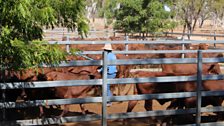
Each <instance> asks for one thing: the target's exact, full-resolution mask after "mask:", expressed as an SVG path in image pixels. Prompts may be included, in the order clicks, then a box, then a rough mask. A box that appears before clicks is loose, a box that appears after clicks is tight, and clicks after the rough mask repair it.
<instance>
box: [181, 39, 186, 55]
mask: <svg viewBox="0 0 224 126" xmlns="http://www.w3.org/2000/svg"><path fill="white" fill-rule="evenodd" d="M184 41H185V40H184V37H183V38H182V42H184ZM184 49H185V46H184V43H182V50H184ZM181 57H182V58H184V57H185V54H184V53H182V54H181Z"/></svg>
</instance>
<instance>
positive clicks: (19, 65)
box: [0, 0, 89, 70]
mask: <svg viewBox="0 0 224 126" xmlns="http://www.w3.org/2000/svg"><path fill="white" fill-rule="evenodd" d="M85 4H86V3H85V0H63V1H62V0H0V13H1V16H0V50H1V53H0V66H1V68H5V69H7V70H21V69H26V68H36V67H38V66H39V65H40V64H43V63H44V64H47V65H57V64H59V63H60V61H62V60H65V56H66V53H65V52H64V51H62V50H61V49H60V48H59V46H57V45H49V44H47V42H44V41H42V36H43V28H44V27H45V28H54V27H55V26H63V27H67V28H68V29H69V30H75V29H76V28H77V30H78V32H79V34H80V35H81V36H83V37H84V36H85V35H86V34H87V32H88V30H89V27H88V20H87V19H86V18H85Z"/></svg>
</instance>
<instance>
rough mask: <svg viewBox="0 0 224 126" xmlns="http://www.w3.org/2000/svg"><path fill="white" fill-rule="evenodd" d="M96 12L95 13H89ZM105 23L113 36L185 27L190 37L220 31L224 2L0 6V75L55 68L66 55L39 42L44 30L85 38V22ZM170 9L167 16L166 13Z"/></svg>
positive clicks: (7, 0)
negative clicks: (209, 28)
mask: <svg viewBox="0 0 224 126" xmlns="http://www.w3.org/2000/svg"><path fill="white" fill-rule="evenodd" d="M93 6H94V9H93ZM86 7H92V10H91V13H93V14H92V18H93V19H94V18H95V17H103V18H104V19H105V22H106V23H105V24H106V26H105V27H107V25H109V24H113V28H114V29H115V30H119V31H121V32H124V33H126V34H130V33H139V34H141V35H142V36H145V35H147V34H155V33H157V32H163V31H168V30H172V29H174V28H175V27H176V26H177V25H182V26H183V29H184V30H183V32H188V33H192V32H193V31H194V29H195V26H196V24H197V23H198V24H199V25H200V27H202V26H203V23H204V21H205V20H207V19H209V20H212V21H213V29H217V27H218V26H223V20H224V11H223V10H224V1H223V0H16V1H15V0H0V13H1V16H0V50H1V53H0V66H1V69H2V70H21V69H26V68H37V67H39V65H40V64H42V63H45V64H49V65H57V64H59V63H60V61H62V60H65V57H66V53H65V52H64V51H63V50H61V49H60V48H59V47H58V46H57V45H56V44H55V45H49V44H47V42H45V41H43V40H42V36H43V29H44V28H45V29H49V28H50V29H54V27H66V28H68V30H77V31H78V32H79V35H80V36H82V37H86V35H87V33H88V31H89V19H88V18H87V13H88V12H87V9H86ZM166 8H168V10H167V9H166Z"/></svg>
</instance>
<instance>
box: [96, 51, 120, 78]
mask: <svg viewBox="0 0 224 126" xmlns="http://www.w3.org/2000/svg"><path fill="white" fill-rule="evenodd" d="M116 59H117V58H116V55H115V54H113V53H111V52H109V53H108V54H107V60H116ZM100 71H103V68H101V69H100ZM116 72H117V68H116V65H111V66H108V67H107V73H108V74H114V73H116Z"/></svg>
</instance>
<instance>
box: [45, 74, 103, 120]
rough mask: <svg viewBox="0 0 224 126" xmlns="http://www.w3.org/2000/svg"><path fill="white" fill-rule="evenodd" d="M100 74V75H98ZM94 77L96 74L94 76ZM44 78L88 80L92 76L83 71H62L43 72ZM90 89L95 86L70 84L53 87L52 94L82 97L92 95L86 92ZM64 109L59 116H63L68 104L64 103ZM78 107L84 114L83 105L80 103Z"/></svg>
mask: <svg viewBox="0 0 224 126" xmlns="http://www.w3.org/2000/svg"><path fill="white" fill-rule="evenodd" d="M99 76H100V75H99ZM94 77H96V76H94ZM45 78H46V80H47V81H55V80H89V79H92V77H91V76H90V75H89V74H85V73H83V74H82V73H77V74H74V73H70V72H67V73H62V72H57V71H53V72H49V73H47V74H45ZM92 89H94V90H95V89H96V88H95V86H72V87H55V88H53V91H54V96H55V97H56V98H63V99H66V98H84V97H86V96H88V95H94V94H88V93H89V92H90V91H91V90H92ZM64 106H65V107H64V110H63V112H62V113H61V114H60V117H61V116H64V115H65V114H66V113H67V112H68V110H69V105H64ZM80 108H81V110H82V113H83V114H85V113H86V111H87V110H85V108H84V106H83V105H82V104H80Z"/></svg>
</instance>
